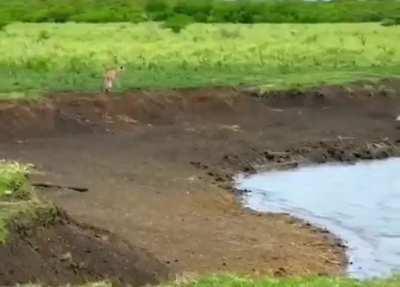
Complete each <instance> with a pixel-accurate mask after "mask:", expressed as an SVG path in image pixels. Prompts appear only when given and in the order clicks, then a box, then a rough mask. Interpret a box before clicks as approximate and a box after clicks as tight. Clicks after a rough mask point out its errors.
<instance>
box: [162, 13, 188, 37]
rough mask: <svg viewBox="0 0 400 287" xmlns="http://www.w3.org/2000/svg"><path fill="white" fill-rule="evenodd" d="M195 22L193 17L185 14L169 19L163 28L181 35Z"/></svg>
mask: <svg viewBox="0 0 400 287" xmlns="http://www.w3.org/2000/svg"><path fill="white" fill-rule="evenodd" d="M193 22H194V21H193V18H192V17H190V16H187V15H183V14H177V15H174V16H172V17H170V18H168V19H167V20H166V21H165V22H164V25H163V26H164V28H169V29H171V30H172V31H173V32H175V33H179V32H181V31H182V30H183V29H185V28H186V27H187V26H188V25H190V24H192V23H193Z"/></svg>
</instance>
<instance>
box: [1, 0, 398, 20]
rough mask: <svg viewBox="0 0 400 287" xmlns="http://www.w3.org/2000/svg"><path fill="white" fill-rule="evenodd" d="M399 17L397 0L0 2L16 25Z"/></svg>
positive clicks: (5, 17) (76, 0)
mask: <svg viewBox="0 0 400 287" xmlns="http://www.w3.org/2000/svg"><path fill="white" fill-rule="evenodd" d="M399 13H400V2H399V1H397V0H385V3H384V5H383V4H382V1H381V0H363V1H359V0H333V1H329V2H327V1H318V0H317V1H303V0H285V1H280V0H236V1H225V0H119V1H113V0H100V1H99V0H72V1H71V0H47V1H43V0H13V1H1V2H0V19H2V20H3V21H7V22H8V23H12V22H59V23H60V22H61V23H64V22H70V21H74V22H90V23H104V22H143V21H148V20H153V21H165V20H167V19H169V18H170V17H175V16H176V15H185V16H188V17H190V18H191V19H192V21H193V22H202V23H227V22H229V23H333V22H335V23H337V22H346V23H348V22H379V21H382V20H384V19H388V18H391V17H395V16H396V15H399Z"/></svg>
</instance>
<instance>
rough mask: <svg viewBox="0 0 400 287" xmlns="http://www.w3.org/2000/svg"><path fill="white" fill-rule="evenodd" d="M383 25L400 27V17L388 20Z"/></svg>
mask: <svg viewBox="0 0 400 287" xmlns="http://www.w3.org/2000/svg"><path fill="white" fill-rule="evenodd" d="M381 24H382V26H385V27H388V26H396V25H400V17H392V18H386V19H384V20H383V21H382V23H381Z"/></svg>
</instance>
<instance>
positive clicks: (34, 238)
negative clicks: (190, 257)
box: [0, 214, 168, 286]
mask: <svg viewBox="0 0 400 287" xmlns="http://www.w3.org/2000/svg"><path fill="white" fill-rule="evenodd" d="M55 220H56V221H55V222H54V223H51V224H44V223H40V224H39V223H35V224H34V225H32V224H26V223H24V222H26V220H25V221H21V220H18V221H16V222H18V224H17V223H16V224H14V225H13V230H12V236H11V238H9V243H7V244H6V245H3V246H0V258H1V263H0V285H1V286H15V284H18V283H27V282H31V283H32V282H33V283H42V284H46V286H60V284H69V283H71V284H83V283H86V282H88V281H89V282H93V281H101V280H111V281H112V282H114V283H116V284H121V285H122V286H127V285H128V284H132V285H133V286H141V285H144V284H147V283H150V284H157V283H159V282H160V281H162V280H166V279H167V277H168V268H167V267H166V266H165V264H162V263H160V262H159V261H157V260H156V259H155V258H154V257H153V256H152V255H150V254H148V253H147V252H146V251H144V250H142V249H140V248H135V247H132V246H131V245H130V244H128V243H126V242H124V241H123V240H120V239H119V238H117V237H116V236H114V235H113V234H110V233H109V232H107V231H103V230H99V229H94V228H89V227H87V226H81V225H79V224H77V223H75V222H74V221H73V220H71V219H70V218H68V217H67V216H66V215H64V214H60V215H58V217H57V218H56V219H55Z"/></svg>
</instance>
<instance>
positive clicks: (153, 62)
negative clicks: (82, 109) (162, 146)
mask: <svg viewBox="0 0 400 287" xmlns="http://www.w3.org/2000/svg"><path fill="white" fill-rule="evenodd" d="M399 38H400V28H399V27H395V26H393V27H383V26H380V25H379V24H365V23H364V24H318V25H313V24H309V25H307V24H254V25H241V24H193V25H190V26H188V27H187V28H186V29H184V30H183V31H181V33H179V34H177V33H174V32H173V31H171V30H170V29H166V28H164V27H163V25H161V24H159V23H143V24H129V23H117V24H74V23H67V24H13V25H9V26H7V27H5V28H4V29H3V31H2V32H0V50H1V51H2V53H1V54H0V98H1V97H2V95H3V97H4V96H6V95H7V96H10V95H12V96H14V97H18V96H19V95H20V93H19V92H21V93H22V94H25V93H28V94H33V95H36V94H37V92H42V91H65V90H74V91H99V90H100V89H101V85H102V75H103V72H104V70H105V69H108V68H110V67H114V66H116V65H120V64H124V65H126V66H127V71H126V73H125V74H124V76H123V77H122V79H121V82H120V86H119V89H120V90H124V89H134V88H179V87H197V86H220V85H225V86H226V85H228V86H236V85H241V84H246V85H265V86H267V87H270V88H280V87H288V86H295V85H315V84H319V83H320V82H329V83H336V82H338V83H340V82H346V81H350V80H357V79H362V78H379V77H389V76H395V75H399V72H400V48H399V46H398V41H397V39H399Z"/></svg>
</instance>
